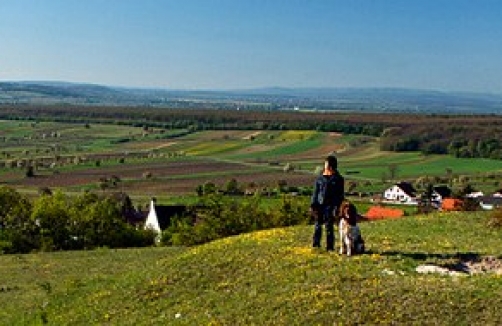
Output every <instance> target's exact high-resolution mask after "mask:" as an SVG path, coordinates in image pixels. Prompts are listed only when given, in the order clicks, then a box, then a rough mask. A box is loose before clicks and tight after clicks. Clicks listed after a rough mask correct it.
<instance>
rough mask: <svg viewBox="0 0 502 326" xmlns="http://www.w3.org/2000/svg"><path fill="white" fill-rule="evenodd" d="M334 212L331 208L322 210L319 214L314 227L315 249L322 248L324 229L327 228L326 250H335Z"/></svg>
mask: <svg viewBox="0 0 502 326" xmlns="http://www.w3.org/2000/svg"><path fill="white" fill-rule="evenodd" d="M332 212H333V210H332V209H331V207H326V208H323V209H321V210H320V211H319V212H318V213H317V219H316V222H315V225H314V239H313V244H312V246H313V247H321V239H322V227H323V225H324V226H325V227H326V250H334V249H335V228H334V225H333V216H332Z"/></svg>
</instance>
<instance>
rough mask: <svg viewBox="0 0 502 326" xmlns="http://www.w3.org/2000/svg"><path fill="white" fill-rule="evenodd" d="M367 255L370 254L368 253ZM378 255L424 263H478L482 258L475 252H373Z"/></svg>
mask: <svg viewBox="0 0 502 326" xmlns="http://www.w3.org/2000/svg"><path fill="white" fill-rule="evenodd" d="M368 253H371V252H369V251H368ZM373 253H375V254H379V255H380V256H396V257H406V258H411V259H413V260H417V261H426V260H430V259H439V260H451V259H453V260H459V261H464V262H466V261H479V260H480V259H481V257H482V255H481V254H479V253H477V252H457V253H425V252H401V251H383V252H373Z"/></svg>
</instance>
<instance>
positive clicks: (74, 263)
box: [0, 213, 502, 325]
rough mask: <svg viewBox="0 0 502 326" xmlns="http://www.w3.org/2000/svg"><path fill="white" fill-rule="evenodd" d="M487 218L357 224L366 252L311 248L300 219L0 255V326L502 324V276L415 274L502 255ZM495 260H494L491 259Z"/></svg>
mask: <svg viewBox="0 0 502 326" xmlns="http://www.w3.org/2000/svg"><path fill="white" fill-rule="evenodd" d="M486 222H487V215H486V213H448V214H435V215H430V216H418V217H406V218H403V219H400V220H386V221H378V222H371V223H365V224H362V225H361V228H362V232H363V234H364V236H365V238H366V241H367V243H368V249H369V251H370V252H369V253H368V254H365V255H362V256H356V257H351V258H347V257H342V256H339V255H337V254H333V253H329V254H328V253H326V252H324V251H323V250H320V251H313V250H312V249H311V248H310V238H311V233H312V229H311V227H307V226H298V227H291V228H283V229H272V230H265V231H260V232H255V233H250V234H244V235H240V236H236V237H231V238H226V239H222V240H219V241H215V242H212V243H209V244H206V245H202V246H198V247H193V248H149V249H128V250H97V251H89V252H66V253H53V254H37V255H24V256H20V255H14V256H0V288H1V292H0V305H1V306H2V307H3V308H2V310H1V311H0V324H3V323H6V324H9V325H12V324H42V323H43V322H47V323H49V324H57V325H64V324H72V325H75V324H82V325H84V324H113V325H115V324H120V325H133V324H135V325H138V324H140V325H147V324H148V325H151V324H158V325H165V324H169V325H176V324H179V325H207V324H213V325H235V324H239V325H251V324H256V325H264V324H274V325H291V324H293V325H311V324H333V323H340V324H392V323H396V324H404V323H406V324H420V325H424V324H435V325H436V324H460V325H462V324H466V325H467V324H469V325H481V324H483V325H486V324H490V325H495V324H502V312H501V311H500V309H499V307H500V306H502V277H501V276H500V275H495V274H482V275H473V276H461V277H450V276H442V275H437V274H417V273H416V272H415V271H414V270H415V267H416V266H418V265H420V264H424V263H433V264H439V265H447V264H452V263H455V261H456V260H458V258H459V257H461V256H462V255H467V254H469V255H494V256H498V255H500V253H501V252H502V241H500V240H501V237H502V235H501V231H500V230H494V229H490V228H487V227H486ZM498 257H499V258H502V257H500V256H498Z"/></svg>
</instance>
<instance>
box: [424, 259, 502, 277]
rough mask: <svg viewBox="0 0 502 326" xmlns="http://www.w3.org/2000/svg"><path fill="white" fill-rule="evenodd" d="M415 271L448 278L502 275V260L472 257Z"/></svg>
mask: <svg viewBox="0 0 502 326" xmlns="http://www.w3.org/2000/svg"><path fill="white" fill-rule="evenodd" d="M416 271H417V272H418V273H438V274H444V275H450V276H458V275H473V274H484V273H493V274H496V275H502V259H500V258H497V257H495V256H484V257H477V256H473V257H467V258H464V259H462V260H460V261H459V262H458V263H455V264H451V265H447V266H437V265H420V266H418V267H417V268H416Z"/></svg>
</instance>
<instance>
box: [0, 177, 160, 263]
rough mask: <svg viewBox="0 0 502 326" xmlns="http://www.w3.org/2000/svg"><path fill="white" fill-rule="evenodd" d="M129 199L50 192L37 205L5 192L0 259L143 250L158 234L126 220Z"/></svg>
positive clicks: (0, 207)
mask: <svg viewBox="0 0 502 326" xmlns="http://www.w3.org/2000/svg"><path fill="white" fill-rule="evenodd" d="M127 198H128V197H122V198H114V197H111V196H107V197H103V196H98V195H97V194H94V193H90V192H85V193H82V194H81V195H79V196H76V197H69V196H67V195H65V194H63V193H62V192H60V191H57V192H55V193H51V192H50V191H48V192H44V193H43V194H41V195H40V196H39V197H38V198H36V199H35V200H33V201H32V200H30V199H29V198H28V197H27V196H25V195H23V194H21V193H19V192H17V191H16V190H14V189H12V188H9V187H0V253H2V252H3V253H28V252H33V251H56V250H82V249H92V248H96V247H110V248H120V247H143V246H149V245H152V244H153V243H154V239H155V234H154V233H153V232H151V231H148V230H143V228H135V227H134V226H133V225H132V224H130V223H128V221H127V220H126V219H125V216H127V214H126V213H127V211H128V210H129V209H130V207H131V204H130V200H129V201H128V199H127Z"/></svg>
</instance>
